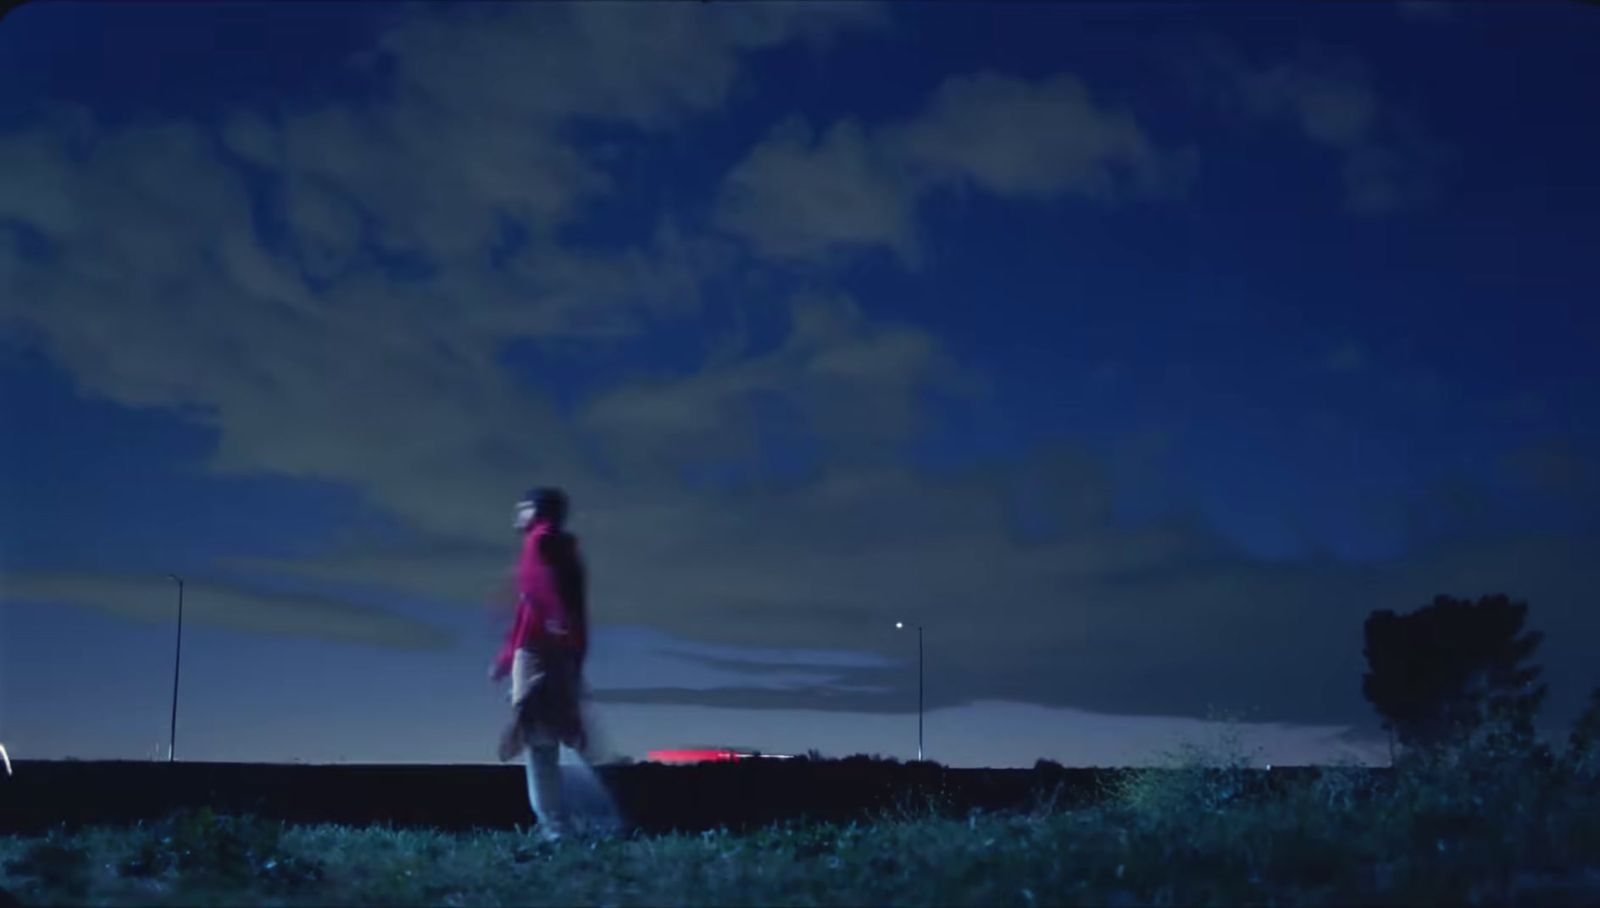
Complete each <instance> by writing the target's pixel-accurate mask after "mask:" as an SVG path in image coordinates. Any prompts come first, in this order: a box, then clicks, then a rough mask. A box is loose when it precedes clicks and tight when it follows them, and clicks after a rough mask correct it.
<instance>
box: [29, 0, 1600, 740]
mask: <svg viewBox="0 0 1600 908" xmlns="http://www.w3.org/2000/svg"><path fill="white" fill-rule="evenodd" d="M1596 48H1600V8H1597V7H1595V6H1592V5H1585V4H1580V3H1560V2H1552V3H1548V4H1538V3H1527V4H1509V3H1492V4H1483V5H1465V4H1459V5H1458V4H1450V5H1448V6H1446V5H1440V4H1432V3H1417V2H1408V3H1399V4H1387V3H1361V4H1334V3H1325V4H1294V3H1284V4H1265V3H1263V4H1246V3H1238V4H1206V5H1205V6H1204V9H1201V8H1200V7H1198V6H1186V5H1183V4H1179V3H1166V2H1163V3H1150V4H1124V3H1117V4H1110V3H1107V4H1094V3H1059V4H1048V3H1029V4H1016V5H1004V4H982V5H980V4H960V3H938V4H928V5H918V4H896V5H894V6H892V7H875V6H871V5H867V4H863V3H850V4H844V5H836V6H835V5H828V4H821V3H806V4H802V5H792V6H791V5H783V4H780V3H756V4H739V3H731V2H712V3H689V4H671V5H668V4H646V3H642V2H641V3H617V4H593V5H580V6H562V5H557V4H545V3H529V4H512V3H495V4H482V5H471V4H458V5H453V6H449V7H431V6H430V7H407V6H396V5H386V4H377V3H350V4H344V5H338V4H317V3H294V4H280V5H273V6H268V5H246V4H227V5H219V6H211V5H203V4H194V3H185V4H174V5H171V6H156V5H143V4H115V5H112V4H107V5H104V6H97V5H94V4H86V3H85V4H67V5H47V4H42V3H38V4H30V5H28V6H24V7H22V8H20V9H17V10H15V11H13V12H11V13H10V14H9V15H7V16H6V17H5V19H4V20H3V21H0V419H3V422H0V539H3V543H0V569H3V574H0V743H4V744H5V745H6V747H7V748H8V749H9V751H10V753H11V756H12V758H13V759H19V758H21V759H26V758H58V757H77V758H84V759H90V758H118V759H141V760H142V759H151V758H155V757H163V758H164V757H165V756H166V742H167V735H168V718H169V715H168V711H169V709H170V696H171V683H172V657H173V642H174V641H173V636H174V618H175V611H176V595H175V593H176V588H175V585H174V584H173V583H172V582H171V581H169V580H167V579H166V577H165V575H166V574H167V573H168V572H178V573H180V574H182V575H183V576H185V577H186V578H187V585H186V600H185V609H186V612H185V615H186V620H185V626H184V641H183V644H184V645H183V678H182V693H181V701H180V706H179V710H180V715H179V723H178V745H177V751H178V756H179V758H180V759H190V760H262V761H290V760H304V761H308V762H322V761H336V760H346V761H372V762H388V761H415V762H453V761H467V762H480V761H492V760H493V749H494V743H495V738H496V735H497V733H498V731H499V723H500V721H501V720H502V718H503V709H504V705H503V700H502V697H503V694H502V693H501V692H500V691H499V689H498V688H496V687H495V686H493V685H491V684H490V683H489V682H488V680H487V678H486V669H487V666H488V663H489V660H490V658H491V656H492V654H493V652H494V649H495V648H496V646H497V644H498V642H499V635H500V634H501V632H502V628H503V625H504V623H505V622H506V621H508V620H509V611H508V600H507V598H506V593H505V592H504V591H505V589H506V584H507V582H508V577H509V568H510V566H511V563H512V560H513V558H514V554H515V542H516V540H515V536H514V534H513V532H512V529H511V516H512V504H513V503H514V501H515V499H516V497H517V496H518V495H519V494H520V493H521V492H522V491H523V490H524V489H527V488H528V487H530V486H534V485H540V484H557V485H560V486H563V487H565V488H566V489H567V490H569V492H570V493H571V495H572V499H573V529H574V530H575V531H576V532H577V533H578V534H579V536H580V539H581V544H582V546H583V547H584V550H585V552H586V557H587V559H588V563H589V568H590V572H591V593H592V600H591V608H592V613H593V618H592V620H593V622H594V626H595V642H594V648H593V655H592V658H591V665H590V668H589V682H590V685H591V688H592V690H593V693H594V699H595V701H596V702H595V708H596V716H597V721H598V722H599V723H601V727H602V731H603V733H604V734H605V736H606V737H607V738H608V739H609V741H610V747H611V748H612V750H613V751H614V752H616V753H621V754H627V755H631V756H634V757H641V756H643V755H644V752H645V751H646V750H647V749H650V748H657V747H674V746H685V745H733V746H745V747H755V748H761V749H764V750H768V751H778V752H797V751H804V750H807V749H811V748H815V749H817V750H819V751H821V752H823V753H824V754H827V755H832V756H845V755H848V754H852V753H857V752H865V753H879V754H883V755H886V756H897V757H902V758H905V757H911V756H913V755H914V754H915V750H916V702H917V699H916V698H917V691H916V670H917V661H916V652H917V650H916V636H915V633H914V632H913V631H911V630H900V631H897V630H895V628H894V623H895V622H896V621H905V622H907V623H908V624H909V623H921V624H922V625H924V626H925V628H926V631H925V638H926V678H927V680H926V696H927V709H928V713H927V755H928V757H929V758H931V759H935V760H939V761H941V762H946V763H949V764H954V765H994V766H1005V765H1031V764H1032V763H1033V761H1034V760H1035V759H1036V758H1040V757H1046V758H1051V759H1055V760H1058V761H1060V762H1062V763H1066V764H1116V763H1138V762H1145V761H1149V760H1154V759H1159V755H1160V754H1161V752H1162V751H1164V750H1165V749H1167V748H1169V747H1170V746H1171V745H1173V744H1176V743H1177V742H1178V741H1181V740H1185V739H1187V740H1191V741H1200V742H1204V741H1207V740H1212V739H1213V738H1214V737H1215V736H1216V735H1217V734H1219V729H1220V728H1222V726H1220V725H1218V724H1216V723H1215V722H1214V721H1212V720H1219V719H1223V718H1227V717H1234V718H1236V719H1238V720H1240V721H1242V722H1244V723H1245V724H1244V725H1243V726H1242V729H1243V734H1244V735H1245V737H1246V739H1247V743H1248V746H1250V747H1254V748H1259V751H1258V753H1259V755H1260V757H1261V758H1262V759H1265V760H1269V761H1277V762H1297V763H1305V762H1314V761H1325V760H1335V759H1352V758H1353V759H1386V754H1387V752H1386V746H1387V745H1386V743H1384V740H1383V736H1382V734H1381V732H1380V731H1379V729H1378V725H1377V719H1376V717H1375V715H1374V714H1373V712H1372V710H1371V708H1370V707H1369V706H1367V704H1365V702H1364V701H1363V700H1362V698H1361V693H1360V689H1361V672H1362V670H1363V667H1364V665H1363V659H1362V656H1361V623H1362V620H1363V619H1364V618H1365V616H1366V615H1367V613H1368V612H1370V611H1372V610H1374V609H1379V608H1390V609H1395V610H1397V611H1409V610H1411V609H1415V608H1417V607H1420V606H1422V605H1425V604H1426V603H1427V602H1428V601H1429V600H1430V599H1431V598H1432V596H1433V595H1434V594H1436V593H1449V594H1452V595H1457V596H1471V597H1476V596H1478V595H1482V594H1487V593H1494V592H1506V593H1508V594H1510V595H1512V596H1513V597H1516V598H1525V599H1527V600H1528V601H1529V602H1530V603H1531V607H1532V608H1531V616H1530V623H1531V625H1532V626H1533V627H1534V628H1535V629H1538V630H1542V631H1543V632H1545V633H1546V635H1547V639H1546V642H1545V643H1544V645H1543V647H1542V649H1541V651H1540V654H1539V657H1538V660H1537V661H1539V662H1541V663H1542V664H1544V665H1545V667H1546V679H1547V680H1548V681H1549V682H1550V684H1551V687H1552V691H1551V696H1550V699H1549V701H1548V703H1547V706H1546V710H1545V719H1546V721H1547V722H1548V723H1549V724H1550V726H1551V728H1552V730H1553V731H1557V732H1559V731H1560V726H1561V725H1562V723H1565V722H1566V721H1567V720H1569V719H1570V717H1571V716H1572V715H1573V714H1574V713H1575V711H1576V708H1577V706H1578V704H1579V703H1580V702H1581V700H1582V698H1583V697H1584V696H1585V695H1586V694H1587V692H1588V690H1589V689H1590V688H1591V687H1593V686H1594V685H1596V684H1600V668H1597V667H1596V665H1597V664H1600V660H1596V659H1594V658H1593V654H1594V650H1595V645H1596V640H1597V639H1600V637H1597V633H1600V611H1597V609H1596V603H1597V601H1600V599H1597V596H1600V366H1597V362H1600V355H1597V354H1600V315H1597V314H1596V307H1595V302H1596V299H1597V293H1596V286H1597V280H1596V276H1597V263H1600V166H1597V162H1600V106H1597V103H1600V102H1597V101H1596V99H1597V98H1600V54H1597V53H1596V52H1595V49H1596Z"/></svg>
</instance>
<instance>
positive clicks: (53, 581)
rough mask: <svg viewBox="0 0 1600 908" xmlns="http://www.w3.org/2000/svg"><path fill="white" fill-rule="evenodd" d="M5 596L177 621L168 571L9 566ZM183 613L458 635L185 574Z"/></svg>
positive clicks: (422, 636)
mask: <svg viewBox="0 0 1600 908" xmlns="http://www.w3.org/2000/svg"><path fill="white" fill-rule="evenodd" d="M3 580H4V585H3V586H0V599H3V600H6V601H26V602H40V603H48V604H53V605H56V604H58V605H70V606H76V607H81V608H92V609H98V610H101V611H105V612H109V613H112V614H115V615H120V616H123V617H127V618H132V619H135V620H139V621H152V622H162V623H165V622H169V621H172V620H173V619H174V615H175V611H174V604H175V592H176V591H175V587H174V586H173V584H172V582H171V581H170V580H168V579H167V578H166V577H164V576H161V575H159V574H155V575H148V576H146V575H136V574H130V573H65V572H10V573H8V574H7V575H6V576H5V577H4V578H3ZM184 593H185V596H184V619H185V620H186V621H198V622H200V623H202V624H208V625H211V626H213V627H220V628H224V629H227V630H234V631H241V632H245V633H255V634H272V635H277V636H289V637H310V638H314V639H319V640H332V641H335V642H339V643H362V644H368V645H372V646H383V647H394V648H398V649H411V650H423V649H442V648H445V647H447V646H449V645H451V643H453V642H454V641H453V637H452V636H451V635H450V634H449V633H447V632H445V631H443V630H441V629H439V628H437V627H435V626H433V625H431V624H428V623H426V622H423V621H418V620H416V619H412V618H407V617H405V616H402V615H397V614H395V613H393V612H389V611H386V610H382V609H375V608H368V607H363V606H358V605H351V604H349V603H345V602H340V601H337V600H334V599H328V598H325V597H321V596H313V595H298V594H286V593H275V592H266V591H262V590H255V589H249V588H246V587H242V586H238V585H236V584H232V583H225V582H221V581H216V580H208V579H202V578H185V584H184Z"/></svg>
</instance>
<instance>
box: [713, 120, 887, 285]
mask: <svg viewBox="0 0 1600 908" xmlns="http://www.w3.org/2000/svg"><path fill="white" fill-rule="evenodd" d="M916 191H917V187H916V186H915V185H914V184H912V183H910V182H909V181H907V180H906V179H905V178H904V177H903V176H902V173H901V170H900V168H899V167H898V166H897V162H896V161H895V160H893V159H892V158H891V157H890V156H888V155H887V154H886V153H885V150H884V149H882V148H881V147H879V143H877V142H875V141H873V140H872V139H871V138H869V137H868V134H867V132H866V131H865V130H864V129H863V127H862V126H861V125H860V124H859V123H856V122H854V121H850V120H845V121H841V122H839V123H836V124H834V125H833V126H831V127H829V128H828V129H827V130H826V131H825V132H824V133H823V135H822V136H821V137H820V139H819V138H816V137H814V136H813V135H812V131H811V130H810V129H809V128H808V127H807V126H806V125H805V124H804V123H802V122H800V121H798V120H789V121H786V122H785V123H783V124H781V125H779V126H778V127H776V128H775V129H774V130H773V131H772V133H771V134H769V135H768V136H767V138H766V139H765V140H764V141H763V142H762V143H761V144H760V145H758V146H756V147H755V148H754V149H752V150H751V151H750V154H749V155H748V156H747V157H746V158H745V159H744V160H743V161H741V162H740V163H739V164H738V165H737V166H735V167H734V169H733V170H732V172H730V173H729V174H728V176H727V178H726V181H725V184H724V187H723V191H722V198H721V200H720V202H719V206H718V211H717V223H718V224H719V225H720V226H721V227H722V228H723V229H724V230H727V231H729V232H730V233H733V234H735V235H737V236H741V237H744V238H745V239H747V240H749V241H750V242H751V244H753V245H754V246H755V247H756V249H758V250H759V251H760V252H761V253H762V254H764V255H767V256H771V257H773V258H778V259H800V260H807V259H817V258H820V257H823V256H826V255H829V254H831V253H832V252H833V251H834V250H835V249H836V248H839V247H848V246H870V245H884V246H887V247H889V248H890V249H891V250H893V251H894V252H895V253H896V254H898V255H899V256H900V257H901V258H902V259H903V260H905V261H907V262H911V261H915V260H916V258H917V247H916V230H915V225H914V223H913V220H914V215H915V212H914V210H913V207H914V198H915V193H916Z"/></svg>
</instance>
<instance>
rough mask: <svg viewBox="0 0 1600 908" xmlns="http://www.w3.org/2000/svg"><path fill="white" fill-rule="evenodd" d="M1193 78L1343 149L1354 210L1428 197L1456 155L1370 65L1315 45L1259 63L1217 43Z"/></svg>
mask: <svg viewBox="0 0 1600 908" xmlns="http://www.w3.org/2000/svg"><path fill="white" fill-rule="evenodd" d="M1188 78H1189V79H1190V80H1191V81H1192V82H1194V83H1195V84H1197V85H1199V86H1201V91H1202V93H1203V94H1205V95H1207V96H1209V98H1210V99H1211V100H1212V101H1213V102H1214V103H1217V104H1219V105H1220V106H1222V107H1223V108H1224V109H1229V110H1233V111H1236V112H1238V113H1240V114H1242V115H1244V116H1246V117H1248V118H1250V119H1255V120H1261V121H1270V122H1288V123H1291V124H1293V125H1294V127H1295V128H1296V129H1297V130H1298V131H1299V132H1300V133H1301V135H1303V136H1304V137H1305V138H1306V140H1307V141H1309V142H1311V143H1313V144H1315V145H1319V146H1322V147H1325V148H1328V149H1330V150H1332V151H1334V152H1336V153H1337V154H1338V155H1339V157H1340V161H1341V164H1340V175H1341V179H1342V182H1343V186H1344V207H1345V209H1346V211H1348V212H1350V213H1351V214H1357V215H1381V214H1389V213H1394V212H1398V211H1403V210H1407V209H1412V208H1415V207H1418V206H1420V205H1422V204H1424V203H1426V202H1428V201H1429V200H1431V199H1432V198H1433V197H1434V195H1435V194H1436V192H1437V191H1438V189H1439V187H1440V185H1441V183H1442V181H1443V180H1444V179H1445V178H1446V177H1447V176H1448V175H1449V172H1450V169H1451V168H1452V166H1453V164H1454V161H1455V153H1454V152H1453V150H1452V149H1451V148H1450V147H1449V146H1448V145H1447V144H1446V143H1444V142H1443V141H1441V140H1440V139H1438V138H1437V137H1435V136H1434V135H1433V134H1432V133H1431V132H1430V131H1429V130H1428V129H1427V128H1426V127H1425V126H1424V125H1423V123H1422V122H1421V121H1420V120H1419V119H1418V118H1417V117H1416V116H1415V115H1414V114H1412V113H1411V112H1410V111H1408V110H1406V109H1405V108H1404V106H1403V105H1401V104H1399V103H1396V102H1394V101H1393V100H1392V99H1390V98H1388V97H1386V96H1385V95H1384V94H1383V93H1382V92H1380V90H1379V88H1378V86H1377V84H1376V80H1375V78H1374V77H1373V75H1372V72H1371V69H1370V67H1369V66H1368V65H1367V64H1366V63H1365V62H1364V61H1362V60H1360V59H1359V58H1357V57H1354V56H1350V55H1345V54H1340V53H1335V52H1331V51H1327V50H1324V49H1321V48H1316V47H1311V48H1307V49H1304V50H1303V51H1302V52H1301V53H1299V54H1298V55H1297V56H1296V57H1294V58H1291V59H1286V60H1281V61H1278V62H1276V63H1272V64H1266V65H1257V64H1255V63H1253V62H1251V61H1250V60H1248V59H1247V58H1246V57H1244V56H1243V55H1241V54H1240V53H1238V52H1237V51H1236V50H1234V49H1232V48H1230V47H1227V46H1225V45H1222V44H1216V43H1213V44H1210V45H1208V47H1207V50H1206V51H1205V52H1204V53H1202V54H1201V62H1200V63H1199V65H1198V66H1196V67H1195V68H1194V69H1193V71H1191V72H1190V73H1188Z"/></svg>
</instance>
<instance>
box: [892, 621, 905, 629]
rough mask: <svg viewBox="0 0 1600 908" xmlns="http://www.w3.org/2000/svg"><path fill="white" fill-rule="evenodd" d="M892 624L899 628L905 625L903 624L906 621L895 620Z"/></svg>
mask: <svg viewBox="0 0 1600 908" xmlns="http://www.w3.org/2000/svg"><path fill="white" fill-rule="evenodd" d="M894 626H895V627H897V628H899V627H905V626H906V623H905V622H904V621H896V622H895V623H894Z"/></svg>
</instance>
